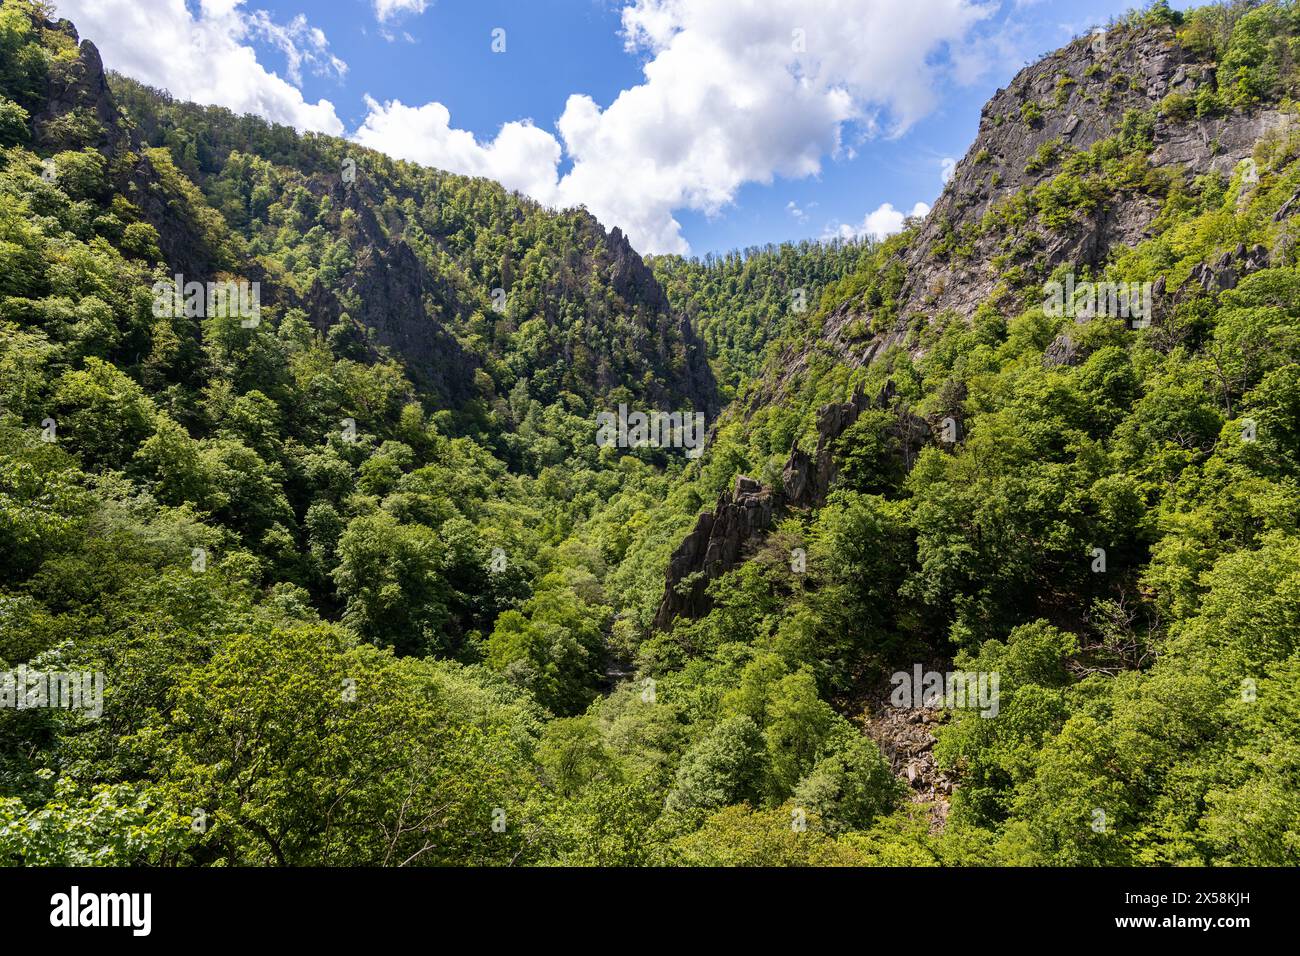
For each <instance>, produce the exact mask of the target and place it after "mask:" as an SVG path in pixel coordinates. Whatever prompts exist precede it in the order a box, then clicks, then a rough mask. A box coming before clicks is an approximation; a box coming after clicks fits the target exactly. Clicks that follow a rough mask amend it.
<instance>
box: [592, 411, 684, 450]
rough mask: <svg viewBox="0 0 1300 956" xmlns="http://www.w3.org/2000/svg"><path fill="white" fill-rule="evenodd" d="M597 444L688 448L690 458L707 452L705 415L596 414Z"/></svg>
mask: <svg viewBox="0 0 1300 956" xmlns="http://www.w3.org/2000/svg"><path fill="white" fill-rule="evenodd" d="M596 444H597V445H599V446H600V447H601V448H613V447H618V448H644V447H650V448H685V449H686V455H687V457H688V458H697V457H699V455H700V453H701V452H702V451H703V450H704V413H703V412H655V411H652V412H636V411H634V412H629V411H628V408H627V406H626V405H619V406H618V411H617V412H600V413H598V414H597V415H596Z"/></svg>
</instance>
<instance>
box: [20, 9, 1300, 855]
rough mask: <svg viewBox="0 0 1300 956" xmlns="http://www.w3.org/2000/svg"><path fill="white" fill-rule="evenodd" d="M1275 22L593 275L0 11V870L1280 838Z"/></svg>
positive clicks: (1081, 69) (1290, 361) (1062, 62)
mask: <svg viewBox="0 0 1300 956" xmlns="http://www.w3.org/2000/svg"><path fill="white" fill-rule="evenodd" d="M1298 43H1300V12H1298V11H1297V10H1296V8H1295V6H1294V5H1293V4H1290V3H1265V4H1233V5H1227V6H1211V7H1206V8H1204V9H1202V10H1198V11H1195V12H1192V13H1189V14H1175V13H1173V12H1172V11H1170V10H1169V9H1168V8H1167V7H1166V6H1164V5H1162V4H1156V5H1154V6H1153V7H1151V8H1150V9H1148V10H1146V11H1143V12H1141V13H1137V14H1133V15H1132V16H1130V17H1128V18H1126V19H1125V20H1124V21H1123V22H1121V23H1117V24H1115V25H1113V27H1112V29H1110V30H1109V31H1108V32H1107V34H1106V38H1105V43H1104V46H1103V47H1098V45H1097V42H1096V41H1090V40H1081V41H1076V42H1075V43H1073V44H1071V45H1069V46H1067V47H1066V48H1065V49H1064V50H1062V51H1060V52H1058V53H1056V54H1053V55H1052V56H1051V57H1049V58H1048V59H1046V60H1045V61H1043V62H1042V63H1040V64H1038V65H1036V66H1035V67H1031V68H1029V69H1028V70H1027V71H1025V72H1024V73H1022V74H1021V75H1020V76H1019V77H1017V79H1016V80H1015V81H1014V82H1013V84H1012V86H1011V87H1009V89H1008V90H1007V91H1003V93H1001V94H999V96H998V97H995V99H994V100H993V102H992V103H991V104H990V107H989V108H988V109H987V110H986V111H985V117H984V120H983V122H982V124H981V132H980V137H979V140H977V143H976V144H975V145H974V146H973V147H972V150H971V153H970V154H969V155H968V156H967V157H966V159H965V160H964V161H963V162H962V164H960V165H959V167H958V169H957V170H956V173H955V175H954V177H953V179H952V182H951V183H950V184H949V186H948V188H947V189H946V190H945V194H944V197H943V198H942V199H941V200H940V202H939V203H938V204H937V205H936V207H935V211H934V212H933V213H932V214H931V215H930V217H928V218H927V219H926V221H925V222H924V223H922V224H921V225H919V226H918V227H916V228H913V229H911V230H909V231H908V232H906V233H904V234H902V235H900V236H896V237H893V238H891V239H889V240H888V241H886V242H884V243H882V244H879V245H876V244H862V245H847V246H835V247H812V246H810V247H797V246H785V247H780V248H778V249H776V250H762V251H758V252H755V253H752V254H748V255H745V256H743V257H742V256H732V257H726V258H725V259H724V260H722V261H720V262H719V261H712V262H710V261H706V262H703V263H700V262H692V261H685V260H679V259H673V258H662V259H657V260H655V261H653V262H652V263H651V264H650V265H649V266H647V265H646V264H645V263H643V262H642V261H641V259H640V258H639V257H638V256H637V255H636V253H635V252H634V251H633V250H632V249H630V247H628V245H627V243H626V241H625V239H624V238H623V237H622V236H621V234H620V233H619V232H618V231H617V230H612V231H610V232H609V233H606V232H605V231H604V229H602V228H601V227H600V226H599V225H598V224H596V223H595V222H594V220H592V218H591V217H590V216H588V215H587V214H586V213H585V212H583V211H581V210H578V211H568V212H555V211H549V210H545V209H542V208H539V207H537V206H536V205H535V204H532V203H530V202H528V201H526V200H523V199H521V198H519V197H517V196H512V195H510V194H508V193H507V192H505V191H504V190H502V189H501V188H500V187H498V186H496V185H494V184H492V183H489V182H486V181H482V180H470V179H466V178H464V177H458V176H453V175H450V174H446V173H442V172H438V171H433V170H426V169H421V168H418V167H415V166H412V165H409V164H404V163H396V162H393V161H391V160H389V159H387V158H385V157H383V156H381V155H379V154H375V153H373V152H369V151H366V150H362V149H359V148H357V147H356V146H355V145H354V144H351V143H348V142H345V141H342V140H336V139H331V138H328V137H318V136H300V135H298V134H296V133H294V132H293V131H291V130H288V129H284V128H280V127H274V126H270V125H268V124H265V123H263V122H261V121H259V120H256V119H252V118H241V117H235V116H232V115H230V114H228V113H225V112H223V111H220V110H214V109H209V108H203V107H197V106H193V105H190V104H183V103H176V102H173V101H171V100H170V99H169V98H168V97H167V96H166V95H165V94H161V93H158V92H155V91H151V90H147V89H144V88H142V87H140V86H139V85H138V84H135V83H133V82H132V81H130V80H127V79H125V78H120V77H110V78H108V79H107V80H105V78H104V76H103V73H102V70H101V69H100V66H99V63H98V56H97V55H96V54H95V52H94V49H93V46H92V45H90V44H88V43H85V42H81V43H78V42H77V40H76V37H75V32H74V30H73V28H72V27H71V25H69V24H66V23H54V22H50V21H49V20H48V19H47V17H46V15H45V13H44V12H43V10H42V8H41V7H40V6H39V5H37V4H34V3H32V2H30V0H4V2H3V5H2V6H0V555H2V556H3V561H2V562H0V672H5V671H10V670H17V669H18V668H27V669H29V670H30V671H33V672H49V671H60V672H61V671H68V672H88V673H93V674H99V675H101V676H102V681H103V698H102V709H101V711H100V712H98V713H94V712H90V711H88V710H86V709H82V710H78V709H68V708H51V707H39V706H34V707H24V708H18V707H16V706H15V707H9V706H6V707H4V708H0V860H2V861H4V862H6V863H48V864H55V863H106V864H151V865H186V864H200V865H204V864H224V865H232V864H280V865H299V864H363V865H366V864H373V865H402V864H407V865H419V864H424V865H432V864H502V865H506V864H514V865H543V864H554V863H564V864H572V865H585V864H604V865H637V864H724V865H730V864H742V865H743V864H769V865H785V864H819V865H820V864H870V865H933V864H1098V865H1109V864H1184V863H1223V864H1283V865H1288V864H1289V865H1294V864H1296V863H1297V862H1300V846H1298V845H1297V844H1296V836H1295V835H1296V834H1297V833H1300V801H1298V799H1297V796H1296V794H1297V793H1300V730H1298V729H1297V728H1300V698H1298V697H1297V695H1296V693H1295V687H1296V682H1297V680H1300V647H1298V646H1297V640H1298V636H1300V529H1298V528H1297V520H1298V519H1297V515H1300V508H1298V507H1297V506H1298V505H1300V487H1298V485H1297V482H1298V480H1300V271H1298V270H1297V255H1298V253H1297V250H1296V247H1295V243H1294V241H1293V230H1294V228H1295V226H1294V223H1295V218H1294V216H1295V215H1297V213H1296V210H1297V209H1298V208H1300V126H1297V125H1295V124H1294V123H1293V121H1292V119H1291V117H1293V116H1294V113H1295V109H1294V104H1293V97H1294V94H1295V92H1296V89H1297V86H1298V85H1300V73H1298V71H1297V63H1296V58H1295V56H1294V52H1293V51H1294V50H1295V49H1296V48H1297V44H1298ZM1117 78H1121V79H1117ZM1072 117H1073V118H1074V119H1072ZM1067 127H1069V131H1068V132H1067V129H1066V128H1067ZM1247 159H1248V160H1250V162H1249V163H1245V162H1243V160H1247ZM652 270H653V271H652ZM178 272H179V273H183V274H184V275H185V276H186V277H190V276H193V277H194V279H195V281H202V282H208V281H213V282H217V281H225V280H230V281H232V282H238V281H247V282H253V281H256V282H258V283H259V288H260V290H261V307H260V313H259V314H258V315H257V321H256V322H250V321H249V320H248V316H246V315H242V314H235V315H232V314H228V313H221V314H207V315H202V316H199V315H187V314H185V313H184V312H183V311H181V312H179V314H178V313H176V312H167V311H166V310H163V312H162V314H159V310H158V309H157V308H156V304H157V294H156V292H155V288H156V283H158V282H160V281H161V282H166V281H169V280H170V279H171V278H172V277H173V276H174V275H175V274H176V273H178ZM1067 279H1068V280H1069V283H1070V286H1069V287H1070V288H1071V289H1072V290H1073V289H1082V288H1090V287H1088V286H1087V283H1089V282H1090V281H1092V280H1094V279H1101V280H1105V281H1113V282H1116V283H1125V284H1134V285H1136V286H1141V284H1142V283H1145V282H1150V283H1151V290H1150V291H1151V301H1152V303H1153V306H1152V309H1151V312H1150V314H1149V315H1146V316H1137V317H1134V316H1130V317H1128V318H1127V319H1126V318H1124V317H1118V316H1114V315H1110V314H1106V313H1105V312H1102V313H1101V314H1089V315H1084V314H1075V312H1076V310H1074V309H1073V308H1068V309H1065V310H1061V309H1053V308H1052V307H1051V304H1050V301H1048V302H1045V298H1047V297H1046V296H1045V294H1044V293H1045V287H1046V283H1048V282H1050V281H1053V280H1059V281H1061V282H1062V283H1065V282H1066V280H1067ZM498 289H499V290H501V293H502V294H501V295H496V296H494V294H493V292H494V290H498ZM797 289H804V290H805V291H806V293H807V294H806V296H804V297H803V298H802V301H803V303H804V304H805V305H806V308H805V309H803V310H802V311H800V310H798V309H791V308H789V306H790V305H791V304H792V293H793V292H794V291H795V290H797ZM1074 304H1075V303H1073V302H1071V303H1070V305H1071V306H1073V305H1074ZM1135 318H1136V319H1138V321H1135V320H1134V319H1135ZM706 347H707V349H708V350H709V353H710V356H711V357H712V359H713V360H714V368H716V369H717V372H716V376H717V381H720V382H721V383H722V387H721V390H719V387H718V385H716V384H715V373H714V372H713V371H712V370H711V369H710V367H709V365H708V364H707V363H706V362H705V348H706ZM732 395H734V396H735V400H734V401H732V402H731V404H730V405H729V406H728V407H727V409H726V410H725V411H721V414H720V415H719V414H718V413H719V411H720V410H721V406H722V404H723V402H724V400H725V399H727V398H730V397H732ZM620 403H626V404H631V405H633V406H640V407H643V408H646V409H664V410H668V409H676V410H679V411H691V410H699V411H703V412H705V413H706V415H707V419H708V422H709V425H710V429H711V434H710V440H709V443H708V446H707V448H706V449H705V450H704V453H703V454H702V455H701V456H699V457H688V456H686V455H685V454H684V453H683V450H682V449H680V448H661V447H653V446H652V445H642V446H639V447H602V446H601V445H600V444H599V443H598V442H597V440H596V434H597V432H596V421H595V416H596V415H598V414H599V413H600V412H601V411H603V410H607V409H610V408H613V407H616V406H617V405H618V404H620ZM954 662H955V663H954ZM917 667H919V668H922V669H937V670H940V671H943V670H947V669H951V668H953V667H956V668H959V669H961V670H962V671H969V672H971V673H974V674H977V675H985V677H988V676H989V675H996V676H997V679H998V681H999V684H998V696H997V697H996V699H992V700H988V701H985V704H986V705H987V706H985V707H983V708H982V709H974V708H965V709H963V708H953V709H946V710H945V709H926V708H924V707H915V706H906V705H903V704H899V703H895V702H892V701H891V700H890V693H889V685H890V676H891V675H892V674H896V673H898V672H905V673H909V674H910V673H912V672H913V669H914V668H917ZM24 673H26V672H24ZM981 686H985V688H986V689H987V687H988V685H981ZM882 687H883V688H884V690H883V693H882Z"/></svg>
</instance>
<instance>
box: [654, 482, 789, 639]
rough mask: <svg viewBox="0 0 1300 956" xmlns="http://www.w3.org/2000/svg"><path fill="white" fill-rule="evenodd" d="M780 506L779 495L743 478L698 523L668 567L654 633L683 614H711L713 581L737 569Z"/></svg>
mask: <svg viewBox="0 0 1300 956" xmlns="http://www.w3.org/2000/svg"><path fill="white" fill-rule="evenodd" d="M778 500H779V494H778V493H774V492H773V491H772V490H771V489H768V488H764V487H763V486H762V485H761V484H759V483H758V482H757V481H755V480H754V479H752V478H747V477H745V476H744V475H740V476H738V477H737V478H736V484H735V486H734V487H733V488H732V490H731V491H730V492H729V493H724V494H723V495H722V496H721V497H720V498H719V499H718V504H717V507H715V508H714V509H713V510H712V511H706V512H704V513H702V514H701V515H700V516H699V518H697V519H696V521H695V528H694V529H693V530H692V531H691V533H690V534H688V535H687V536H686V540H685V541H683V542H682V543H681V544H680V545H679V546H678V548H677V550H676V551H674V552H673V556H672V558H671V559H670V561H669V563H668V586H667V588H666V589H665V592H664V597H663V602H662V603H661V604H660V605H659V611H658V613H657V614H656V615H655V627H659V628H666V627H667V626H668V625H669V624H671V623H672V621H673V618H675V617H677V616H678V615H679V614H684V615H686V616H688V617H698V616H700V615H703V614H706V613H708V610H709V606H710V602H709V597H708V595H707V594H706V593H705V588H706V587H707V586H708V583H709V581H711V580H713V579H714V578H717V577H721V576H722V575H723V574H725V573H726V572H727V571H730V570H731V569H732V568H734V567H735V566H736V565H738V564H739V563H740V561H741V556H742V553H743V551H744V549H745V547H746V545H748V544H749V543H750V542H751V541H753V540H755V539H756V538H758V537H760V536H761V535H762V534H763V533H764V532H766V531H767V529H768V528H769V527H771V524H772V518H773V516H774V515H775V513H776V509H777V505H778Z"/></svg>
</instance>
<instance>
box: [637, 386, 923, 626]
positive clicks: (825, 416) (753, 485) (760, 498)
mask: <svg viewBox="0 0 1300 956" xmlns="http://www.w3.org/2000/svg"><path fill="white" fill-rule="evenodd" d="M894 398H895V394H894V387H893V382H890V383H889V384H887V385H886V386H885V388H884V389H882V390H881V392H880V394H879V395H878V396H877V397H876V398H875V399H874V400H872V399H869V398H867V397H866V395H865V394H863V393H862V392H861V391H860V390H859V391H856V392H854V394H853V397H852V398H851V399H850V400H849V401H847V402H835V403H832V404H830V405H825V406H823V407H822V408H821V409H820V410H819V411H818V413H817V450H816V452H815V453H814V454H813V455H808V454H807V453H806V452H804V451H803V450H801V449H800V448H799V446H798V445H797V444H796V445H795V446H794V447H792V448H791V449H790V457H789V459H788V460H787V461H786V464H785V468H784V470H783V471H782V475H781V485H782V487H781V488H780V489H779V490H773V489H770V488H766V487H764V486H763V485H762V484H760V483H759V482H757V481H755V480H754V479H752V478H748V477H745V476H743V475H742V476H739V477H737V478H736V483H735V486H734V487H733V488H732V490H731V491H730V492H729V493H726V494H723V495H722V497H721V498H719V499H718V504H717V506H716V507H715V508H714V509H713V510H712V511H706V512H704V513H702V514H701V515H700V516H699V518H697V519H696V522H695V527H694V529H692V531H691V532H690V534H688V535H687V536H686V539H685V540H684V541H683V542H682V543H681V545H679V546H678V548H677V550H676V551H674V552H673V555H672V558H671V559H670V560H669V563H668V580H667V585H666V587H665V589H664V596H663V600H662V602H661V603H660V605H659V610H658V612H657V613H656V615H655V622H654V623H655V626H656V627H658V628H666V627H668V626H669V625H670V624H671V623H672V621H673V619H674V618H675V617H678V616H679V615H684V616H686V617H698V616H701V615H703V614H706V613H708V611H709V607H710V601H709V597H708V595H707V594H706V593H705V589H706V588H707V587H708V583H709V582H710V581H712V580H713V579H715V578H718V577H721V576H722V575H723V574H725V573H726V572H728V571H730V570H731V569H732V568H734V567H736V566H737V565H739V564H740V563H741V562H742V560H743V559H744V557H745V553H746V551H747V550H749V549H750V548H752V546H753V545H754V544H755V543H756V542H757V541H758V540H760V539H761V538H762V537H763V536H764V535H765V534H766V533H767V531H768V530H769V529H770V528H771V526H772V523H773V520H774V519H775V518H776V517H779V515H780V513H781V512H782V511H783V510H784V509H786V508H790V507H794V508H804V507H816V506H819V505H821V504H822V503H823V502H824V501H825V500H826V495H827V494H828V493H829V492H830V490H831V489H832V488H833V487H834V485H835V480H836V478H837V477H838V475H837V471H838V469H837V465H836V461H835V455H834V448H833V445H834V442H835V440H836V439H837V438H839V437H840V436H841V435H842V434H844V432H845V431H846V430H847V429H848V428H849V427H850V426H852V425H853V424H854V423H855V422H856V421H857V420H858V418H859V417H860V416H861V415H862V413H863V412H864V411H865V410H866V409H868V408H877V409H889V408H890V407H891V406H893V404H894ZM894 414H895V420H894V422H893V423H891V424H890V425H889V426H888V429H887V432H888V433H889V434H890V435H891V437H894V438H895V442H896V448H897V450H898V453H899V454H900V455H902V456H903V457H904V460H905V464H906V465H907V467H909V468H910V467H911V463H912V461H913V460H914V459H915V457H916V455H917V454H919V453H920V450H921V448H922V447H923V446H924V445H925V443H926V442H927V441H928V440H929V439H930V435H931V430H930V425H929V423H928V422H926V420H925V419H923V418H920V417H919V416H917V415H913V414H912V413H911V412H909V411H908V410H906V409H905V408H897V409H895V410H894Z"/></svg>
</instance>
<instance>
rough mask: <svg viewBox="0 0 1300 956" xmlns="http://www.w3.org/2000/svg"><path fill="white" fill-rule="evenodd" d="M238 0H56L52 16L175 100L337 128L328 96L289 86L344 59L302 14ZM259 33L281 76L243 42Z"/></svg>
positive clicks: (337, 69)
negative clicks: (272, 12) (281, 14)
mask: <svg viewBox="0 0 1300 956" xmlns="http://www.w3.org/2000/svg"><path fill="white" fill-rule="evenodd" d="M243 4H244V0H201V2H200V3H199V12H198V15H197V16H195V15H193V14H191V13H190V11H189V9H187V7H186V5H185V0H58V12H59V15H60V16H64V17H67V18H68V19H69V20H71V21H72V22H73V23H75V24H76V25H77V30H78V32H80V34H81V36H83V37H85V38H86V39H89V40H91V41H92V42H93V43H94V44H95V46H96V47H98V48H99V51H100V54H101V55H102V56H103V58H104V64H105V66H107V67H108V68H109V69H114V70H118V71H119V72H121V73H125V74H127V75H128V76H131V77H134V78H135V79H137V80H140V81H141V82H143V83H147V84H149V85H150V86H157V87H161V88H163V89H165V90H167V91H168V92H170V93H171V94H172V95H173V96H175V97H176V98H177V99H181V100H193V101H194V102H196V103H206V104H211V105H215V106H225V107H228V108H229V109H231V110H234V111H235V112H236V113H255V114H257V115H259V116H263V117H265V118H266V119H269V120H272V121H273V122H277V123H286V124H289V125H291V126H296V127H297V128H298V129H303V130H317V131H320V132H324V133H331V134H334V135H339V134H341V133H342V132H343V123H342V121H341V120H340V119H339V118H338V114H337V113H336V112H335V111H334V105H333V104H332V103H331V102H330V101H329V100H325V99H322V100H319V101H317V102H316V103H308V102H307V101H306V100H305V99H304V98H303V95H302V91H301V90H299V89H298V88H297V86H296V85H295V84H296V83H298V82H300V81H301V76H302V68H303V67H304V66H307V67H309V68H311V69H313V70H315V71H317V72H323V73H326V74H334V75H336V76H342V75H343V73H344V72H345V71H346V70H347V65H346V64H345V63H343V61H342V60H340V59H338V58H337V57H336V56H334V55H333V54H331V53H330V52H329V42H328V41H327V40H326V38H325V34H324V33H322V32H321V31H320V30H318V29H316V28H314V27H311V26H310V25H309V24H308V23H307V21H306V19H305V18H304V17H302V16H298V17H295V18H294V19H293V20H292V21H290V22H289V23H288V24H284V25H281V24H276V23H275V22H274V21H272V20H271V18H270V16H269V15H268V14H267V13H266V12H265V11H261V10H258V11H255V12H253V13H246V12H244V11H243V10H242V7H243ZM254 39H263V40H266V41H269V42H270V43H272V44H274V45H275V46H276V47H278V48H279V49H280V50H281V51H282V52H283V53H284V54H285V57H286V60H287V72H288V75H289V79H287V80H286V79H284V78H283V77H281V76H279V75H278V74H276V73H273V72H270V71H268V70H267V69H266V68H265V67H263V66H262V65H261V64H260V63H259V62H258V61H257V53H256V51H255V50H254V49H253V47H251V46H249V45H248V41H250V40H254Z"/></svg>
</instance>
